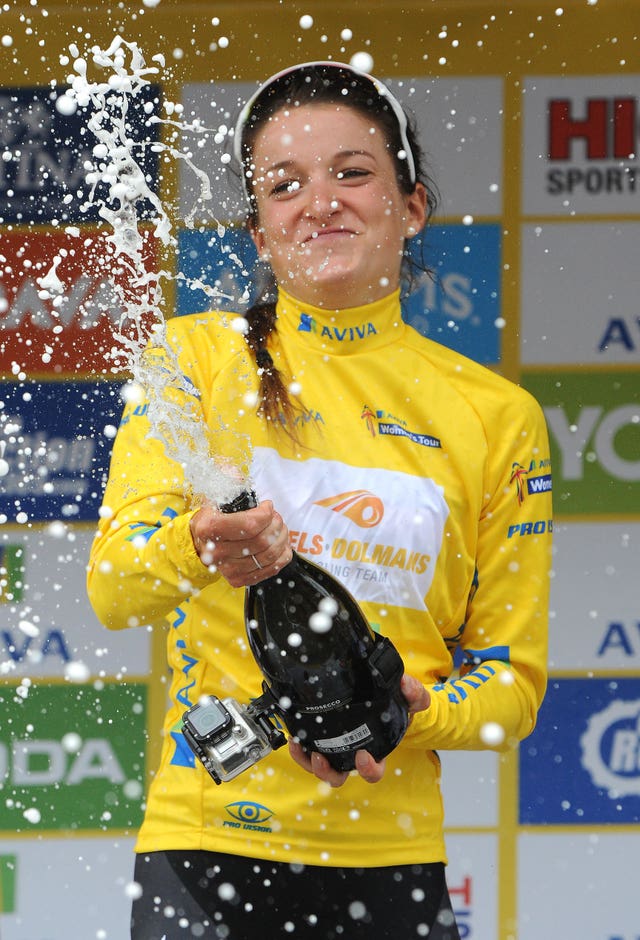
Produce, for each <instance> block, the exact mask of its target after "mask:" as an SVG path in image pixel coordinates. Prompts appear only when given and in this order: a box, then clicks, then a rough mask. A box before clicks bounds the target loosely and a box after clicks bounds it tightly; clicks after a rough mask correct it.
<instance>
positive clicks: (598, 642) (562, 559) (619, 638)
mask: <svg viewBox="0 0 640 940" xmlns="http://www.w3.org/2000/svg"><path fill="white" fill-rule="evenodd" d="M639 558H640V523H630V522H621V523H613V522H610V523H604V522H603V523H589V522H586V521H585V522H579V523H567V524H559V523H556V526H555V528H554V532H553V580H552V581H551V601H550V605H549V606H550V612H551V620H550V624H551V627H550V631H549V666H550V668H551V669H552V670H556V671H562V670H567V669H584V670H589V671H591V670H599V671H603V670H604V671H605V672H606V671H607V670H611V671H614V670H615V671H618V670H624V671H627V672H636V673H638V672H640V592H639V591H638V559H639ZM577 638H579V640H577Z"/></svg>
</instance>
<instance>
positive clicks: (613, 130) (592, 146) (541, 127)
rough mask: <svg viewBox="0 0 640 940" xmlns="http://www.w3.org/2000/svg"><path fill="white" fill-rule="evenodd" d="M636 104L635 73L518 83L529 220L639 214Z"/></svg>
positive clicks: (639, 87)
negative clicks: (520, 89) (551, 217)
mask: <svg viewBox="0 0 640 940" xmlns="http://www.w3.org/2000/svg"><path fill="white" fill-rule="evenodd" d="M639 98H640V75H622V74H621V75H615V76H614V75H587V76H582V77H561V76H553V77H538V78H527V79H526V80H525V81H524V82H523V87H522V106H523V113H524V136H523V152H522V163H523V173H522V180H523V191H524V198H523V203H524V211H525V213H526V214H527V215H561V216H567V217H568V216H574V215H576V214H578V215H608V216H611V215H637V214H638V212H640V164H639V163H638V120H639V116H640V101H639ZM600 270H601V271H603V270H604V269H603V268H602V267H601V268H600Z"/></svg>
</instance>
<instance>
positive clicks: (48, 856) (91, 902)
mask: <svg viewBox="0 0 640 940" xmlns="http://www.w3.org/2000/svg"><path fill="white" fill-rule="evenodd" d="M133 841H134V840H133V839H131V838H118V839H117V840H115V841H114V840H113V838H111V839H105V838H96V839H84V838H77V839H76V838H71V839H70V838H65V839H60V838H57V839H56V838H50V839H46V841H43V840H40V839H20V840H12V839H10V838H9V839H3V842H2V848H0V886H1V887H2V889H4V893H2V894H0V915H2V940H90V938H91V940H93V938H104V940H107V938H109V940H111V938H114V940H115V938H123V937H128V936H129V918H130V914H131V893H132V876H133V858H134V854H133Z"/></svg>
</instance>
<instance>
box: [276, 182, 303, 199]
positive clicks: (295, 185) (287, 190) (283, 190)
mask: <svg viewBox="0 0 640 940" xmlns="http://www.w3.org/2000/svg"><path fill="white" fill-rule="evenodd" d="M299 189H300V181H299V180H283V181H282V182H281V183H278V184H277V185H276V186H274V187H273V189H272V190H271V194H272V195H273V196H288V195H290V194H291V193H296V192H297V191H298V190H299Z"/></svg>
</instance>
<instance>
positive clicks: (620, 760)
mask: <svg viewBox="0 0 640 940" xmlns="http://www.w3.org/2000/svg"><path fill="white" fill-rule="evenodd" d="M520 822H521V823H523V824H533V825H544V824H549V823H551V824H564V825H585V824H587V825H591V824H617V825H625V824H626V825H631V824H636V823H638V822H640V677H634V678H615V679H553V680H551V681H550V683H549V688H548V690H547V696H546V698H545V701H544V703H543V705H542V709H541V711H540V714H539V718H538V725H537V727H536V730H535V731H534V733H533V734H532V735H531V736H530V737H529V738H527V739H526V741H524V742H523V744H522V745H521V747H520Z"/></svg>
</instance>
